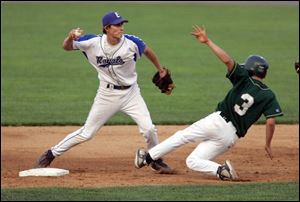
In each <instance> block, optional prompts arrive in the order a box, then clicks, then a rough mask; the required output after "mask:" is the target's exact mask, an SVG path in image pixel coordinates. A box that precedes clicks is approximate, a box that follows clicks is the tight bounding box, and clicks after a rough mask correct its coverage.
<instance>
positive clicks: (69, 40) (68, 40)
mask: <svg viewBox="0 0 300 202" xmlns="http://www.w3.org/2000/svg"><path fill="white" fill-rule="evenodd" d="M63 48H64V49H65V50H66V51H69V50H73V39H72V37H70V36H68V37H66V38H65V40H64V42H63Z"/></svg>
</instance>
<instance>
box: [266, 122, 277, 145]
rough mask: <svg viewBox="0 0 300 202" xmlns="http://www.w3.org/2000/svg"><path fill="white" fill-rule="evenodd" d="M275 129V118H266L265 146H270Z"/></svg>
mask: <svg viewBox="0 0 300 202" xmlns="http://www.w3.org/2000/svg"><path fill="white" fill-rule="evenodd" d="M274 131H275V119H274V118H270V119H267V123H266V146H268V147H271V142H272V139H273V134H274Z"/></svg>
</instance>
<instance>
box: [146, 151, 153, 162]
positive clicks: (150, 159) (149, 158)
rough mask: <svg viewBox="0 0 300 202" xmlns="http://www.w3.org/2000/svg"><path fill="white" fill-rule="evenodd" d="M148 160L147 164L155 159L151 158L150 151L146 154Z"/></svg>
mask: <svg viewBox="0 0 300 202" xmlns="http://www.w3.org/2000/svg"><path fill="white" fill-rule="evenodd" d="M146 162H147V164H150V163H151V162H153V159H152V158H151V156H150V154H149V153H148V154H147V155H146Z"/></svg>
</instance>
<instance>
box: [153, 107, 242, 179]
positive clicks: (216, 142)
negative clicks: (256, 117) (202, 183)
mask: <svg viewBox="0 0 300 202" xmlns="http://www.w3.org/2000/svg"><path fill="white" fill-rule="evenodd" d="M219 114H220V112H214V113H212V114H210V115H208V116H207V117H205V118H203V119H200V120H199V121H197V122H195V123H194V124H192V125H190V126H189V127H187V128H185V129H184V130H180V131H177V132H176V133H175V134H174V135H172V136H170V137H169V138H167V139H166V140H164V141H163V142H161V143H160V144H158V145H156V146H155V147H153V148H152V149H150V150H149V154H150V156H151V157H152V159H153V160H156V159H158V158H160V157H162V156H164V155H166V154H167V153H169V152H171V151H173V150H175V149H176V148H178V147H180V146H182V145H184V144H187V143H189V142H196V141H201V142H200V144H199V145H198V146H197V147H196V148H195V150H194V151H193V152H192V153H191V154H190V155H189V156H188V157H187V159H186V164H187V166H188V168H190V169H192V170H195V171H199V172H205V173H207V174H210V175H216V174H217V170H218V167H219V166H220V164H218V163H215V162H213V161H211V160H212V159H214V158H215V157H216V156H218V155H220V154H222V153H224V152H225V151H227V150H228V149H229V148H231V147H232V146H233V145H234V144H235V143H236V141H237V140H238V136H237V135H236V134H235V133H236V129H235V127H234V126H233V124H232V123H231V122H228V123H227V122H226V121H225V120H224V119H223V118H222V117H221V116H220V115H219Z"/></svg>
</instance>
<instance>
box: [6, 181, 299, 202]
mask: <svg viewBox="0 0 300 202" xmlns="http://www.w3.org/2000/svg"><path fill="white" fill-rule="evenodd" d="M1 200H3V201H4V200H5V201H92V200H94V201H95V200H96V201H245V200H246V201H298V200H299V182H290V183H258V184H235V185H189V186H145V187H114V188H99V189H96V188H85V189H74V188H38V189H37V188H23V189H1Z"/></svg>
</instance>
